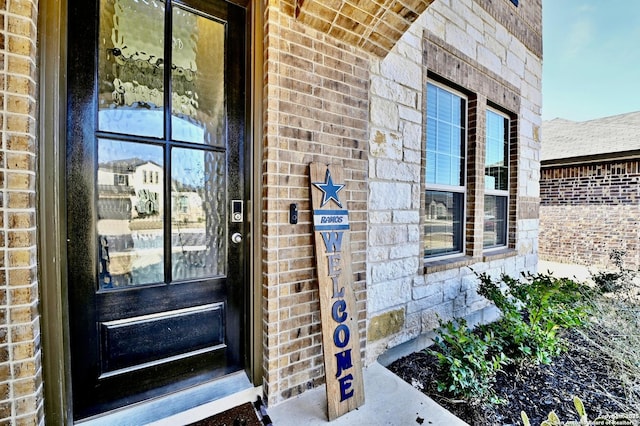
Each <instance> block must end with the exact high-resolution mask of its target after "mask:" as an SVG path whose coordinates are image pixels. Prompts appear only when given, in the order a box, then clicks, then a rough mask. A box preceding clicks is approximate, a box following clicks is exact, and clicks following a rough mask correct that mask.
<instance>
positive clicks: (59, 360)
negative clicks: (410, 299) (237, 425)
mask: <svg viewBox="0 0 640 426" xmlns="http://www.w3.org/2000/svg"><path fill="white" fill-rule="evenodd" d="M231 1H233V0H231ZM262 3H263V2H261V1H256V0H250V1H249V5H248V7H247V49H248V57H247V58H248V61H249V63H248V66H247V73H248V75H247V78H246V82H247V83H246V84H247V87H246V90H247V93H248V94H249V95H248V96H247V102H248V106H247V119H246V123H247V124H246V143H247V146H248V147H249V148H248V149H247V151H246V152H245V155H246V162H245V164H246V170H245V172H246V176H247V182H248V185H249V194H248V197H249V200H259V199H260V194H261V189H262V184H261V178H260V176H261V173H260V170H261V159H262V143H261V141H262V137H263V135H262V86H263V83H262V82H263V78H262V77H263V76H262V69H263V68H262V64H263V43H262V40H263V30H262V29H263V16H264V15H263V12H264V10H263V7H264V6H263V4H262ZM67 8H68V3H67V0H40V2H39V21H38V39H39V46H40V50H39V52H38V69H39V71H40V72H39V76H40V78H39V83H40V86H39V87H40V88H39V94H38V96H39V113H38V142H37V143H38V148H39V151H38V152H39V156H38V158H37V161H38V179H37V188H36V189H37V194H38V212H37V220H38V247H39V249H38V260H39V269H38V275H39V281H40V311H41V312H40V313H41V318H42V321H41V330H42V331H41V341H42V348H43V356H42V366H43V375H44V405H45V420H46V422H47V423H51V424H60V425H72V424H73V422H74V420H73V407H72V403H71V401H72V400H73V399H72V389H71V373H70V371H71V368H70V365H71V364H70V362H71V357H70V343H69V314H68V304H67V303H68V302H67V300H68V299H67V296H68V294H67V286H66V279H67V276H66V275H67V274H66V268H67V262H66V242H64V241H62V240H61V238H60V236H63V235H66V234H67V233H66V231H67V229H66V219H65V211H66V196H65V191H64V187H65V157H64V155H65V149H64V147H65V142H66V126H65V123H66V108H67V99H66V92H67V90H66V89H67V85H66V75H67V70H66V65H65V64H66V59H67V28H68V26H67ZM249 204H250V208H249V211H248V213H249V219H248V220H249V235H248V236H247V237H248V238H249V244H248V246H249V250H248V253H247V255H248V261H247V269H248V271H247V280H248V282H247V291H248V297H247V311H246V312H247V325H248V331H247V335H246V336H245V339H246V347H247V356H246V366H245V372H246V374H247V376H248V379H249V381H250V382H251V383H252V384H253V386H259V385H261V384H262V359H263V346H262V341H263V339H262V336H263V328H262V291H261V286H262V279H261V277H262V269H261V264H262V262H261V256H262V250H261V246H260V241H261V237H262V234H261V228H262V227H261V226H260V224H261V218H262V210H261V204H262V203H260V202H250V203H249ZM219 396H223V395H219ZM176 410H177V412H179V411H180V407H176ZM174 414H175V413H174Z"/></svg>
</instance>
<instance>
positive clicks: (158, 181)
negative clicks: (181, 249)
mask: <svg viewBox="0 0 640 426" xmlns="http://www.w3.org/2000/svg"><path fill="white" fill-rule="evenodd" d="M163 184H164V173H163V149H162V147H159V146H151V145H145V144H140V143H132V142H122V141H114V140H110V139H99V140H98V188H97V190H98V192H97V193H98V224H97V226H98V244H99V256H98V259H99V262H100V264H99V282H100V288H101V289H110V288H122V287H126V286H132V285H140V284H150V283H157V282H163V281H164V242H163V241H164V231H163V218H164V212H163Z"/></svg>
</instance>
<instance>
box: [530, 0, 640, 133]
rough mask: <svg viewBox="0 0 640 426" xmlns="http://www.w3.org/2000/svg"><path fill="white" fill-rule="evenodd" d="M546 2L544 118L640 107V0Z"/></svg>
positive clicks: (572, 117)
mask: <svg viewBox="0 0 640 426" xmlns="http://www.w3.org/2000/svg"><path fill="white" fill-rule="evenodd" d="M542 4H543V43H544V47H543V49H544V57H543V77H542V95H543V107H542V118H543V120H551V119H553V118H556V117H560V118H566V119H569V120H575V121H584V120H590V119H593V118H599V117H607V116H610V115H616V114H623V113H626V112H632V111H640V1H637V0H632V1H623V0H608V1H603V0H543V2H542Z"/></svg>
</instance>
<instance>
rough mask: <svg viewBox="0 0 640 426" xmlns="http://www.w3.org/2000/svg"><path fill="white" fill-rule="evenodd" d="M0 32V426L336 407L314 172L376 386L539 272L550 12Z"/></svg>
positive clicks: (65, 13) (289, 11)
mask: <svg viewBox="0 0 640 426" xmlns="http://www.w3.org/2000/svg"><path fill="white" fill-rule="evenodd" d="M0 9H1V10H0V14H1V15H2V17H3V19H4V21H3V22H4V23H5V27H4V28H5V33H3V34H4V37H3V40H4V45H3V47H4V62H3V64H4V68H3V71H1V73H2V77H3V79H2V81H3V82H4V92H3V96H4V100H5V102H4V109H3V120H2V126H3V128H2V129H3V132H2V138H3V145H2V159H3V174H2V176H3V179H2V180H1V185H2V189H3V192H2V194H3V196H2V208H3V212H4V215H3V218H4V219H3V221H2V222H1V223H2V225H1V226H2V231H3V232H2V234H3V235H4V237H5V238H4V240H3V241H4V246H3V247H4V248H3V253H4V257H3V259H4V260H3V263H2V269H1V272H2V274H1V275H0V276H1V277H2V280H1V281H0V290H1V293H0V295H1V297H0V300H2V304H1V306H2V310H1V311H0V312H1V313H2V314H1V315H0V327H2V330H3V331H2V332H0V369H1V370H2V371H3V373H2V374H1V375H0V385H1V386H2V389H3V393H2V398H0V422H3V423H13V424H24V425H26V424H51V425H57V424H73V423H74V422H78V421H80V420H85V422H84V423H83V424H99V423H100V422H102V424H123V421H122V416H126V418H127V419H128V420H127V421H128V422H133V423H136V422H137V423H139V424H143V423H145V422H147V421H149V420H152V419H153V418H154V416H155V417H163V416H169V415H171V414H176V413H180V412H182V411H184V410H187V409H189V408H190V407H193V406H197V405H200V404H204V403H206V402H208V401H211V400H215V399H219V398H222V397H224V396H227V395H231V394H237V393H242V394H243V395H247V393H249V394H251V393H253V395H255V393H256V392H257V393H260V394H262V395H263V396H264V398H265V400H266V401H267V403H268V404H270V405H274V404H278V403H280V402H282V401H285V400H287V399H288V398H291V397H293V396H295V395H297V394H300V393H302V392H305V391H306V390H308V389H310V388H313V387H316V386H319V385H321V384H322V383H324V381H325V376H324V367H323V355H322V333H321V318H320V306H319V294H318V272H317V268H316V263H315V260H316V259H315V251H314V234H313V226H312V225H313V224H312V222H313V218H312V213H311V211H310V200H309V196H310V182H309V164H310V163H312V162H313V163H324V164H332V165H335V166H336V167H339V168H340V169H341V170H342V173H343V176H344V185H345V186H344V189H343V190H342V191H340V193H339V194H338V193H337V189H334V191H336V193H335V194H334V195H335V196H338V195H339V197H340V200H341V202H342V203H343V204H344V205H345V206H346V207H347V208H348V210H349V218H348V219H349V226H350V230H349V233H350V246H349V247H347V248H346V250H348V251H349V252H350V253H349V256H345V258H347V257H348V258H350V259H351V265H350V266H351V271H352V286H353V289H354V290H355V298H356V310H357V312H353V316H354V317H355V318H356V320H357V324H358V330H357V331H354V333H353V334H352V336H357V337H356V338H359V339H360V346H361V350H362V355H363V360H364V364H365V365H369V364H371V363H373V362H375V361H376V360H380V361H381V362H387V361H389V360H391V359H394V358H395V357H397V356H399V355H402V354H405V353H408V352H409V351H412V350H416V349H420V348H422V347H423V346H425V345H426V344H427V343H428V342H429V338H430V337H431V336H432V334H431V333H432V330H433V329H434V327H436V326H437V325H438V318H442V319H444V320H446V319H450V318H452V317H454V316H455V317H465V318H467V319H468V320H469V321H470V323H471V324H477V323H479V322H486V321H491V320H493V319H495V318H496V315H497V311H496V309H495V308H494V307H492V306H489V305H488V303H487V301H486V300H485V299H483V298H481V297H480V296H478V294H477V293H476V291H475V289H476V285H477V279H476V277H475V275H474V274H475V273H478V272H488V273H490V274H494V275H498V274H502V273H505V274H509V275H514V276H515V275H518V274H519V273H520V272H524V271H535V270H536V269H537V262H538V249H537V243H538V206H539V151H540V140H539V138H538V135H539V134H540V125H541V119H540V109H541V103H542V99H541V78H542V31H541V28H542V22H541V20H542V1H541V0H523V1H520V2H518V1H514V0H456V1H444V0H435V1H432V0H402V1H369V2H362V1H358V2H356V1H351V0H336V1H324V0H278V1H268V2H265V1H251V0H233V1H225V0H207V1H195V0H193V1H192V0H184V1H180V2H175V4H174V3H173V2H171V1H168V2H164V1H160V0H148V1H144V2H140V1H136V0H95V1H94V0H92V1H87V0H68V1H64V2H60V1H58V0H40V1H36V0H11V1H7V2H2V5H1V6H0ZM136 159H139V160H140V161H137V160H136ZM134 160H135V161H134ZM125 163H129V165H128V166H127V167H116V166H117V165H118V164H120V165H121V166H122V165H123V164H125ZM102 165H104V167H103V166H102ZM332 188H341V189H342V187H340V186H337V185H332ZM336 194H337V195H336ZM292 204H293V206H292ZM296 207H297V209H298V216H297V221H296V220H294V218H293V217H292V216H291V215H290V211H294V210H295V208H296ZM344 249H345V248H343V250H344ZM118 416H120V417H118Z"/></svg>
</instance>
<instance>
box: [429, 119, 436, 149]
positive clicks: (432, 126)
mask: <svg viewBox="0 0 640 426" xmlns="http://www.w3.org/2000/svg"><path fill="white" fill-rule="evenodd" d="M437 128H438V122H437V121H436V120H435V119H433V118H428V119H427V150H428V151H435V150H436V140H437V138H436V136H437V134H438V133H437Z"/></svg>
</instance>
